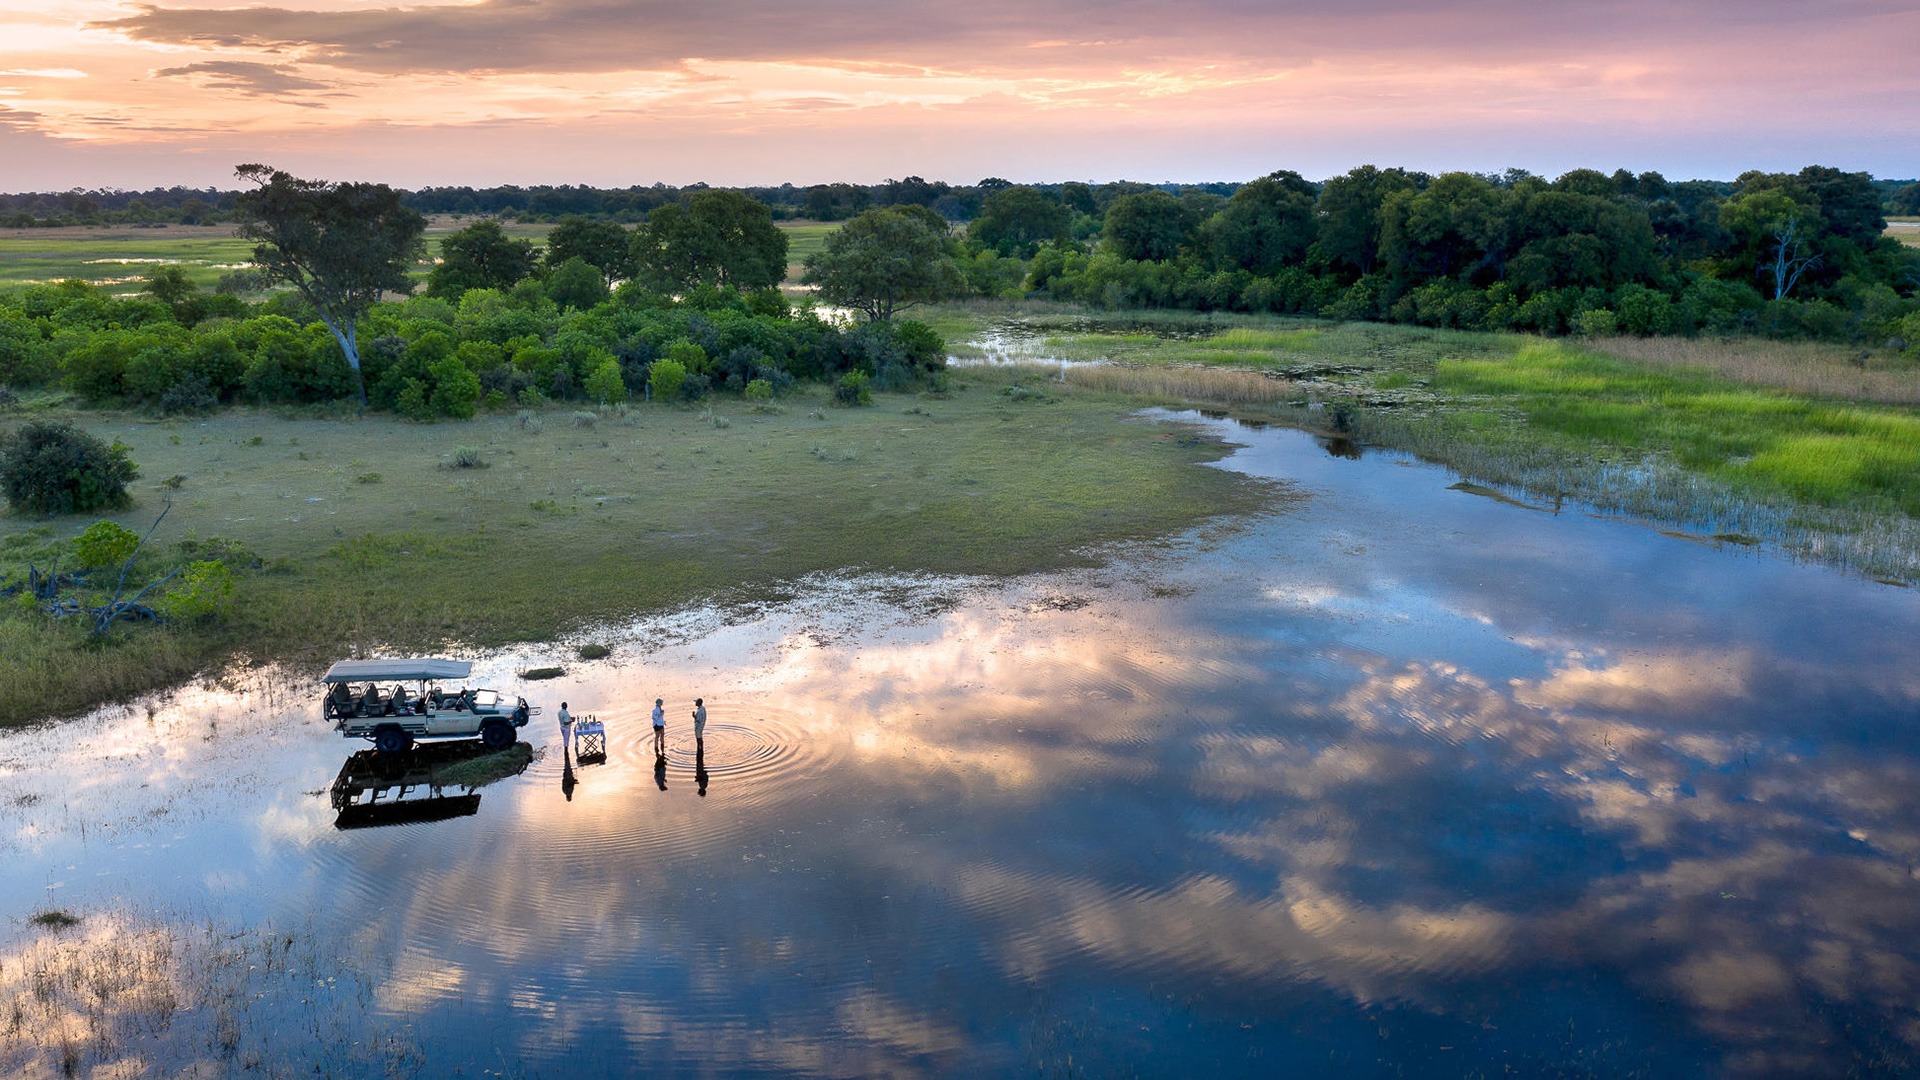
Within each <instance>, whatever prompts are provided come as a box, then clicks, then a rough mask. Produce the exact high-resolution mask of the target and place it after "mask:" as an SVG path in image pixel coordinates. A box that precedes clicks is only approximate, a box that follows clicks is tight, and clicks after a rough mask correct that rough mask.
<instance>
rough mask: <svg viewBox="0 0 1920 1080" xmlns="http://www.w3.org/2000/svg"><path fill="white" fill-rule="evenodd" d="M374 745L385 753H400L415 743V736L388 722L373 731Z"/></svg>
mask: <svg viewBox="0 0 1920 1080" xmlns="http://www.w3.org/2000/svg"><path fill="white" fill-rule="evenodd" d="M373 745H374V747H375V748H377V749H378V750H379V751H380V752H381V753H383V754H398V753H402V752H404V751H405V750H407V749H408V748H409V747H411V746H412V745H413V736H411V735H408V734H407V733H406V732H404V731H401V730H400V729H399V728H397V727H395V726H394V725H392V724H387V725H386V726H384V727H382V728H381V729H380V730H378V731H376V732H374V733H373Z"/></svg>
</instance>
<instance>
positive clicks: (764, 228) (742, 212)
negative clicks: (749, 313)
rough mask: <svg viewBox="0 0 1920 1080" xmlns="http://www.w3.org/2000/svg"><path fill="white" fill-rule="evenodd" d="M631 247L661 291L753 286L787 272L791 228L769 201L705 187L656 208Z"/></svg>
mask: <svg viewBox="0 0 1920 1080" xmlns="http://www.w3.org/2000/svg"><path fill="white" fill-rule="evenodd" d="M632 253H633V265H634V270H635V272H636V274H637V275H638V276H639V277H640V278H642V279H643V280H644V281H645V283H646V284H648V285H649V286H651V287H652V288H654V289H656V290H658V291H660V292H683V291H686V290H687V289H690V288H693V287H694V286H697V285H718V286H723V287H727V286H730V287H732V288H735V289H739V290H741V291H742V292H754V291H758V290H762V289H771V288H773V287H775V286H777V285H779V284H780V282H781V281H782V280H784V279H785V278H786V276H787V234H786V233H784V232H782V231H781V230H780V227H779V226H777V225H775V224H774V223H773V211H771V210H769V209H768V208H767V205H766V204H765V203H763V202H761V201H759V200H758V199H755V198H753V197H751V196H748V195H743V194H741V193H740V192H737V191H718V190H716V191H702V192H698V193H696V194H694V195H693V196H692V197H691V198H689V199H687V201H686V202H685V203H684V204H681V203H668V204H667V205H665V206H662V207H660V208H658V209H656V210H654V211H653V212H652V213H651V214H648V215H647V221H646V224H644V225H642V226H640V228H638V229H636V230H635V231H634V234H633V247H632Z"/></svg>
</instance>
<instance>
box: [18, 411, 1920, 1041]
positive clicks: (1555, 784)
mask: <svg viewBox="0 0 1920 1080" xmlns="http://www.w3.org/2000/svg"><path fill="white" fill-rule="evenodd" d="M1187 419H1189V420H1190V421H1192V422H1195V423H1199V424H1202V425H1204V426H1206V427H1208V428H1211V429H1213V430H1215V431H1217V432H1218V433H1219V434H1221V435H1223V436H1225V437H1227V438H1229V439H1231V440H1233V441H1235V442H1237V443H1242V444H1245V448H1244V449H1242V450H1240V451H1239V452H1237V453H1236V454H1234V455H1233V456H1232V457H1231V459H1229V460H1228V461H1226V462H1225V463H1224V467H1226V468H1231V469H1236V470H1241V471H1245V472H1248V473H1252V474H1255V475H1258V476H1262V477H1269V478H1273V479H1275V480H1277V481H1282V482H1285V483H1286V484H1288V485H1291V487H1292V492H1293V494H1294V495H1298V496H1304V498H1298V499H1295V498H1284V499H1277V500H1276V506H1277V509H1276V512H1275V513H1274V514H1272V515H1271V516H1266V517H1262V518H1258V519H1256V520H1252V521H1249V522H1241V523H1237V524H1232V525H1227V526H1219V527H1214V528H1211V529H1208V530H1205V531H1203V532H1202V533H1201V534H1200V535H1197V536H1192V537H1186V538H1181V539H1179V540H1177V541H1174V542H1170V543H1167V544H1164V545H1154V546H1148V547H1144V548H1138V549H1127V550H1124V551H1121V552H1119V553H1117V555H1116V558H1115V560H1114V561H1113V562H1112V563H1111V564H1110V565H1108V566H1107V567H1106V568H1104V569H1101V570H1097V571H1087V572H1081V573H1074V574H1066V575H1058V576H1051V577H1044V578H1029V579H1022V580H1020V581H1015V582H998V581H977V580H957V579H899V578H886V577H872V578H869V577H857V578H836V579H828V580H818V581H808V582H803V583H799V584H798V585H797V586H796V588H795V592H796V593H798V594H800V595H798V596H797V598H796V599H794V600H792V601H791V602H789V603H785V604H777V605H772V606H769V607H766V608H764V609H760V610H753V611H746V612H727V613H722V612H717V611H711V610H697V611H691V612H686V613H682V614H679V615H676V616H673V617H671V618H665V619H658V620H650V621H646V622H643V623H639V624H636V625H634V626H631V627H626V628H621V629H619V630H618V631H613V632H610V633H609V634H608V635H607V640H610V641H613V642H614V643H615V649H614V652H613V655H612V656H611V657H610V658H608V659H606V660H603V661H597V662H593V663H581V662H578V661H572V660H571V659H570V654H569V653H567V652H565V651H558V652H556V653H548V652H526V653H519V654H487V655H483V656H479V657H477V658H476V660H477V666H478V672H477V675H478V676H484V677H476V679H475V682H476V684H478V685H497V686H500V687H502V688H504V689H510V690H516V691H518V692H524V693H526V694H528V696H529V697H530V698H532V699H533V700H535V701H536V702H538V703H540V704H542V705H544V706H545V707H546V708H547V710H548V715H547V716H546V717H542V718H536V719H535V721H534V723H533V725H532V726H530V727H529V728H528V729H527V730H526V733H525V736H524V737H526V738H527V739H528V740H529V741H531V742H532V743H533V744H535V745H536V747H542V748H544V752H543V753H542V754H541V755H540V756H539V757H538V758H537V759H536V760H535V762H534V763H533V765H532V766H531V767H530V768H529V769H528V770H527V771H526V772H524V773H523V774H521V775H518V776H515V777H512V778H510V779H508V780H505V781H503V782H501V783H498V784H495V785H492V786H489V787H486V788H484V789H482V795H481V801H480V805H479V807H478V810H477V812H475V813H472V814H471V815H469V816H460V817H456V818H452V819H449V820H444V821H432V822H423V823H415V824H404V825H393V826H388V827H379V828H365V829H354V830H341V829H337V828H335V823H334V812H333V810H332V807H331V806H330V804H329V800H328V798H327V795H326V792H325V788H326V787H327V785H328V783H329V782H330V781H331V780H332V778H333V776H334V773H335V772H336V771H337V770H338V769H339V767H340V765H341V763H342V761H343V760H344V759H345V758H346V756H347V754H348V753H349V752H350V751H352V750H354V749H358V748H359V747H360V746H361V745H362V744H358V743H348V742H346V741H345V740H342V739H340V738H339V737H337V736H335V735H334V734H332V733H331V732H330V731H329V730H328V729H327V727H326V726H325V725H324V724H323V723H322V722H321V721H320V720H319V719H317V717H318V712H319V709H318V691H317V687H316V686H315V685H313V684H312V683H311V682H309V681H307V680H305V679H301V678H296V677H293V676H290V675H286V674H284V673H280V672H277V671H266V672H250V673H246V674H241V675H235V676H233V677H232V678H231V679H230V680H229V683H230V685H220V684H218V683H215V684H210V685H207V686H196V687H192V688H187V689H183V690H181V691H180V692H178V693H177V694H174V695H172V696H169V697H166V698H161V699H156V700H154V701H152V702H145V703H141V704H139V705H137V706H135V707H134V708H132V709H115V710H110V711H107V712H103V713H102V714H100V715H98V716H96V717H93V718H91V719H89V720H86V721H84V722H79V723H68V724H62V725H58V726H52V727H47V728H43V729H37V730H31V731H27V732H22V733H15V734H10V735H7V736H5V737H0V864H3V865H5V866H6V867H7V870H6V872H5V873H4V875H3V878H0V912H4V913H6V914H7V915H8V916H9V918H8V919H7V921H6V922H5V924H4V925H0V1003H3V1002H4V997H5V995H6V994H14V995H16V996H18V995H20V994H22V993H30V992H31V990H30V989H23V988H25V987H28V984H29V983H30V982H31V978H32V971H33V969H34V968H35V965H42V966H44V965H45V964H46V963H47V962H48V961H47V959H46V958H47V957H48V956H49V955H51V954H50V952H49V950H51V949H54V948H56V947H59V948H67V949H70V950H78V949H81V948H83V947H84V948H94V949H104V948H110V947H112V946H113V945H114V944H115V943H116V942H124V941H125V940H128V939H136V940H145V938H143V937H142V935H148V936H151V935H153V934H156V933H165V932H166V931H165V930H164V929H161V930H156V927H158V928H173V932H174V933H176V934H185V935H186V936H188V937H191V936H192V935H191V934H190V933H188V932H187V931H186V930H183V929H182V928H201V929H199V930H195V931H193V933H198V934H200V935H201V936H202V938H204V939H205V940H208V941H215V942H217V941H219V940H242V939H245V937H246V935H248V934H253V935H255V936H256V937H259V936H262V935H267V934H276V935H286V936H287V937H289V938H291V939H297V941H298V943H299V944H298V945H297V946H295V945H291V944H289V945H287V946H286V947H285V949H284V950H283V953H282V959H281V960H280V961H279V967H277V968H276V967H275V966H274V963H273V962H271V958H269V959H268V961H266V962H262V961H260V959H259V958H258V957H252V958H250V959H249V958H247V957H242V958H241V959H242V960H243V961H245V964H241V963H229V964H227V965H226V966H225V967H222V966H221V961H219V959H218V957H215V958H214V959H207V958H206V957H204V956H203V957H200V958H199V959H191V960H190V961H176V962H175V964H174V965H173V967H170V968H169V967H167V966H166V965H164V964H163V965H158V966H157V967H155V968H154V971H151V972H148V973H147V974H146V975H144V976H135V977H132V978H131V980H130V981H131V982H133V983H135V984H138V982H139V980H140V979H141V978H145V979H147V980H149V981H152V980H155V979H161V980H172V981H175V982H179V983H182V984H183V985H184V984H187V983H189V982H190V981H191V979H192V978H199V979H200V980H201V982H202V983H203V984H204V983H206V982H207V981H208V980H213V981H215V982H220V984H221V985H223V986H231V985H239V986H241V987H242V992H241V993H239V994H238V995H237V997H238V999H239V1000H240V1001H241V1004H239V1005H233V1004H232V1003H231V1002H230V1003H229V1005H228V1006H227V1008H229V1009H230V1010H238V1012H239V1013H240V1014H242V1015H241V1016H240V1018H239V1019H238V1020H237V1021H229V1028H233V1029H237V1030H228V1029H221V1028H219V1027H218V1023H217V1021H218V1020H219V1018H218V1017H217V1016H215V1017H214V1018H213V1020H208V1019H207V1017H206V1016H200V1015H199V1014H195V1016H197V1017H198V1019H195V1018H194V1017H192V1016H187V1015H186V1014H185V1013H182V1015H181V1016H179V1017H176V1019H175V1021H174V1022H173V1023H171V1024H158V1023H150V1022H141V1021H139V1018H138V1016H136V1015H133V1014H135V1013H137V1011H138V1007H137V1001H136V999H137V997H138V995H137V994H136V993H135V991H137V990H138V989H139V987H138V986H137V985H135V986H133V987H132V988H130V989H128V990H127V991H126V993H124V994H121V995H119V996H118V997H116V998H114V999H112V1000H114V1001H116V1002H119V1003H118V1004H108V1005H104V1006H100V1008H101V1009H103V1010H105V1011H107V1012H112V1011H113V1010H115V1009H122V1010H124V1011H126V1012H127V1013H128V1018H126V1019H124V1022H123V1023H122V1024H121V1028H120V1029H119V1030H122V1031H123V1032H125V1033H127V1034H126V1035H125V1038H124V1041H123V1042H122V1043H121V1044H119V1045H117V1046H113V1047H99V1048H83V1052H82V1055H81V1056H82V1061H83V1064H84V1063H92V1062H96V1061H113V1060H124V1061H127V1062H131V1063H132V1065H133V1066H134V1067H135V1069H136V1071H137V1069H138V1068H151V1069H154V1070H156V1071H172V1070H174V1069H177V1068H180V1067H182V1063H185V1062H196V1061H197V1062H201V1063H203V1064H205V1063H208V1062H211V1063H213V1064H212V1067H213V1068H215V1069H216V1070H217V1069H219V1068H231V1069H235V1070H238V1069H240V1068H242V1067H244V1066H245V1065H246V1062H247V1061H248V1060H252V1061H254V1062H256V1063H257V1070H256V1071H265V1072H274V1071H281V1072H299V1071H303V1070H305V1069H309V1068H311V1069H314V1070H317V1071H322V1072H325V1071H334V1072H337V1073H340V1074H350V1073H352V1072H355V1071H360V1070H365V1069H371V1068H374V1067H379V1068H388V1069H392V1070H393V1071H397V1072H408V1071H412V1072H417V1073H421V1074H426V1075H440V1074H444V1073H447V1072H450V1071H452V1070H453V1069H455V1068H460V1069H463V1070H465V1071H466V1072H467V1073H468V1074H469V1075H479V1074H480V1073H482V1072H483V1071H485V1070H493V1071H495V1072H499V1073H503V1074H506V1075H525V1076H536V1075H542V1076H558V1075H602V1074H617V1073H621V1072H628V1071H640V1070H645V1071H647V1072H650V1073H655V1072H657V1073H660V1074H702V1075H709V1074H711V1075H737V1074H755V1073H765V1074H800V1075H816V1076H866V1075H879V1074H889V1075H974V1074H996V1075H1017V1074H1025V1075H1046V1076H1054V1075H1096V1076H1098V1075H1116V1074H1117V1075H1126V1074H1138V1075H1145V1076H1185V1075H1196V1074H1213V1075H1223V1076H1272V1075H1278V1074H1282V1073H1283V1072H1289V1071H1290V1072H1298V1073H1303V1074H1308V1075H1342V1076H1386V1075H1403V1074H1412V1075H1474V1074H1480V1073H1483V1072H1484V1073H1487V1074H1492V1073H1496V1072H1499V1071H1501V1070H1513V1071H1516V1072H1517V1073H1519V1074H1521V1075H1528V1074H1532V1075H1539V1074H1542V1073H1552V1072H1556V1071H1559V1072H1567V1073H1575V1074H1581V1075H1585V1074H1589V1073H1591V1074H1598V1075H1623V1074H1633V1073H1635V1072H1639V1073H1643V1074H1648V1075H1729V1076H1742V1075H1782V1074H1787V1075H1846V1074H1849V1073H1854V1074H1874V1073H1885V1074H1897V1073H1900V1072H1903V1071H1908V1070H1911V1069H1913V1068H1916V1067H1920V1008H1917V1006H1920V794H1917V793H1920V635H1916V630H1920V608H1917V607H1916V596H1915V595H1914V593H1912V592H1911V591H1908V590H1903V589H1899V588H1894V587H1890V586H1885V585H1879V584H1874V583H1872V582H1866V581H1861V580H1857V579H1853V578H1849V577H1845V576H1843V575H1840V574H1838V573H1835V572H1832V571H1829V570H1825V569H1822V568H1818V567H1810V566H1799V565H1793V564H1790V563H1787V562H1783V561H1780V560H1778V559H1775V558H1772V557H1769V556H1766V555H1762V554H1755V553H1753V552H1750V551H1746V550H1742V549H1738V548H1716V547H1714V546H1711V545H1708V544H1703V543H1701V542H1698V541H1694V540H1689V539H1685V538H1678V537H1673V536H1667V535H1663V534H1662V533H1660V532H1659V531H1657V530H1656V529H1654V528H1651V527H1648V526H1646V525H1643V524H1638V523H1633V522H1624V521H1617V520H1600V519H1596V518H1593V517H1590V516H1587V515H1584V514H1582V513H1579V512H1577V511H1568V512H1563V513H1558V514H1556V513H1552V512H1550V508H1529V507H1526V506H1521V505H1515V504H1513V503H1510V502H1504V501H1501V500H1498V499H1494V498H1489V497H1485V496H1484V495H1479V494H1474V493H1472V492H1469V491H1462V490H1458V489H1455V488H1453V487H1451V486H1450V485H1451V484H1452V482H1453V480H1454V478H1453V477H1452V476H1450V475H1449V474H1447V473H1446V472H1444V471H1443V470H1439V469H1435V468H1432V467H1428V466H1425V465H1421V464H1418V463H1414V462H1411V461H1409V460H1408V459H1406V458H1403V457H1397V456H1394V455H1388V454H1373V453H1368V454H1365V455H1363V456H1361V457H1360V458H1358V459H1357V460H1356V459H1352V458H1347V457H1342V456H1337V455H1335V454H1332V453H1329V452H1328V450H1327V448H1326V447H1325V446H1323V445H1322V444H1321V443H1319V442H1317V441H1316V440H1315V439H1313V438H1311V437H1309V436H1306V435H1303V434H1300V433H1297V432H1291V431H1283V430H1253V429H1243V428H1238V427H1235V426H1233V425H1231V424H1229V423H1227V422H1224V421H1211V420H1205V419H1202V418H1198V417H1188V418H1187ZM556 655H557V656H559V657H560V658H561V659H562V660H563V661H565V662H567V663H568V667H569V671H568V674H567V675H566V677H565V678H563V679H560V680H557V681H553V682H541V683H525V684H522V683H519V682H518V681H517V680H516V679H515V677H514V675H513V673H514V672H515V671H516V670H518V669H521V668H524V667H527V666H531V665H534V664H539V663H549V662H555V656H556ZM656 696H659V697H664V698H665V699H666V700H667V703H668V707H669V708H668V715H669V721H670V725H669V741H670V743H671V747H670V750H669V753H668V756H667V762H666V767H665V769H664V770H656V769H655V767H654V761H653V758H652V753H651V749H650V741H651V737H650V734H649V732H648V730H647V720H646V716H647V712H648V710H649V708H650V707H651V705H652V701H653V698H654V697H656ZM695 696H704V697H705V698H706V700H707V705H708V709H709V711H710V713H711V715H712V720H711V723H710V726H709V729H708V736H707V740H706V746H705V749H704V754H703V755H699V756H698V757H697V756H696V748H695V746H694V745H693V740H692V732H691V728H690V724H689V723H688V721H687V719H686V717H687V712H688V710H689V709H690V708H691V706H692V700H693V698H694V697H695ZM561 698H565V699H566V700H568V701H569V702H570V703H571V705H572V711H573V712H575V713H592V714H595V715H597V716H598V717H599V718H601V719H602V720H604V721H605V722H606V724H607V727H608V731H609V738H608V741H609V743H610V747H609V750H610V753H609V760H608V761H607V763H606V764H604V765H591V766H584V767H580V768H577V769H573V770H571V774H572V779H573V781H574V783H573V784H571V785H568V784H566V783H565V782H564V781H565V780H566V779H567V772H568V770H566V768H565V767H564V766H563V763H562V758H561V755H560V752H559V745H558V742H559V740H558V733H557V729H556V728H555V727H554V726H553V722H552V718H551V714H552V710H553V708H554V706H557V705H558V704H559V701H560V699H561ZM702 766H703V767H702ZM701 772H704V774H705V777H706V782H705V785H704V787H705V792H704V794H702V793H701V787H702V785H701V783H700V782H699V775H698V774H699V773H701ZM48 907H58V908H63V909H65V910H69V911H73V912H76V913H79V914H81V915H82V916H83V921H82V923H81V924H80V926H78V927H75V928H73V929H71V930H68V931H64V932H63V933H61V934H53V933H50V932H49V931H45V930H42V929H40V928H38V927H35V926H32V925H29V924H28V923H27V922H26V921H25V918H24V916H25V915H27V914H28V913H31V912H35V911H40V910H43V909H46V908H48ZM60 942H64V943H65V944H64V945H58V944H57V943H60ZM216 951H217V950H216ZM289 956H291V957H292V959H288V957H289ZM247 965H251V966H250V967H248V970H246V971H245V972H244V973H242V974H238V975H236V974H234V973H233V972H232V971H230V970H228V969H229V968H240V967H243V966H247ZM150 966H151V965H150ZM183 969H191V970H183ZM143 970H144V969H143ZM221 980H225V981H224V982H221ZM235 980H239V981H238V982H236V981H235ZM141 1000H144V999H141ZM127 1002H135V1004H128V1003H127ZM76 1008H78V1007H77V1006H76ZM189 1011H190V1010H189ZM204 1011H206V1010H203V1012H204ZM189 1020H193V1022H192V1023H189V1022H188V1021H189ZM5 1023H6V1021H5V1018H4V1017H0V1072H7V1071H9V1070H12V1071H25V1072H27V1073H29V1074H46V1075H56V1074H57V1072H58V1066H59V1061H58V1056H57V1054H55V1053H54V1052H53V1051H50V1050H47V1049H46V1048H45V1045H44V1044H45V1043H46V1042H47V1040H46V1039H45V1038H39V1039H38V1041H36V1040H35V1038H31V1037H28V1036H27V1035H24V1034H23V1033H21V1032H20V1031H18V1030H14V1031H13V1032H12V1033H11V1034H4V1032H6V1031H7V1029H6V1027H5ZM196 1023H197V1024H199V1025H200V1026H199V1027H195V1024H196ZM209 1023H211V1024H213V1028H212V1029H213V1030H227V1031H228V1034H227V1035H225V1036H219V1037H209V1036H206V1035H204V1034H197V1033H196V1032H199V1031H200V1030H202V1029H205V1028H207V1025H208V1024H209ZM116 1055H117V1056H116Z"/></svg>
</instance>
